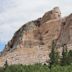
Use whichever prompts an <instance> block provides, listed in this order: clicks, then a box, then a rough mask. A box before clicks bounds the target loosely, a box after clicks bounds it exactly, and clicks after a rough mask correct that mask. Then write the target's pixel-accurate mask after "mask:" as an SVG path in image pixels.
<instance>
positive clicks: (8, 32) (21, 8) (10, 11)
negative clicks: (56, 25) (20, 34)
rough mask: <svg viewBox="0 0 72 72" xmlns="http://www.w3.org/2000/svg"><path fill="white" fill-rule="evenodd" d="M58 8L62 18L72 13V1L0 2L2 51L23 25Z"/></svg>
mask: <svg viewBox="0 0 72 72" xmlns="http://www.w3.org/2000/svg"><path fill="white" fill-rule="evenodd" d="M57 6H58V7H59V8H60V10H61V13H62V17H64V16H68V15H69V14H70V13H72V0H0V51H2V50H3V48H4V46H5V44H7V42H8V41H9V40H10V39H11V38H12V37H13V35H14V33H15V32H16V31H17V30H18V29H19V28H20V27H21V26H22V25H24V24H25V23H26V22H28V21H30V20H34V19H37V18H39V17H41V16H43V14H44V13H45V12H47V11H49V10H51V9H52V8H54V7H57Z"/></svg>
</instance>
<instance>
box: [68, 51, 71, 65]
mask: <svg viewBox="0 0 72 72" xmlns="http://www.w3.org/2000/svg"><path fill="white" fill-rule="evenodd" d="M71 63H72V50H70V51H69V52H68V64H71Z"/></svg>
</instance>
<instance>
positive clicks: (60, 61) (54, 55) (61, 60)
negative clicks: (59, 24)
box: [49, 40, 72, 67]
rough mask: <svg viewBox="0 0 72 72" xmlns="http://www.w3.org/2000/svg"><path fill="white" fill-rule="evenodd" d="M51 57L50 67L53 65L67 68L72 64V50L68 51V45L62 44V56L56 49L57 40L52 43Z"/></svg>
mask: <svg viewBox="0 0 72 72" xmlns="http://www.w3.org/2000/svg"><path fill="white" fill-rule="evenodd" d="M49 57H50V62H49V65H50V67H51V66H52V65H61V66H65V65H71V64H72V50H69V51H68V48H67V44H62V54H61V55H60V53H59V51H58V49H57V47H56V41H55V40H53V41H52V46H51V53H50V55H49Z"/></svg>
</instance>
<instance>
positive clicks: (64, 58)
mask: <svg viewBox="0 0 72 72" xmlns="http://www.w3.org/2000/svg"><path fill="white" fill-rule="evenodd" d="M68 64H69V63H68V50H67V45H66V44H65V45H63V51H62V58H61V65H62V66H63V65H68Z"/></svg>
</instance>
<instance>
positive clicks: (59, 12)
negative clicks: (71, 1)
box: [52, 7, 61, 18]
mask: <svg viewBox="0 0 72 72" xmlns="http://www.w3.org/2000/svg"><path fill="white" fill-rule="evenodd" d="M52 13H53V15H54V18H60V16H61V11H60V9H59V8H58V7H55V8H54V9H53V10H52Z"/></svg>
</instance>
